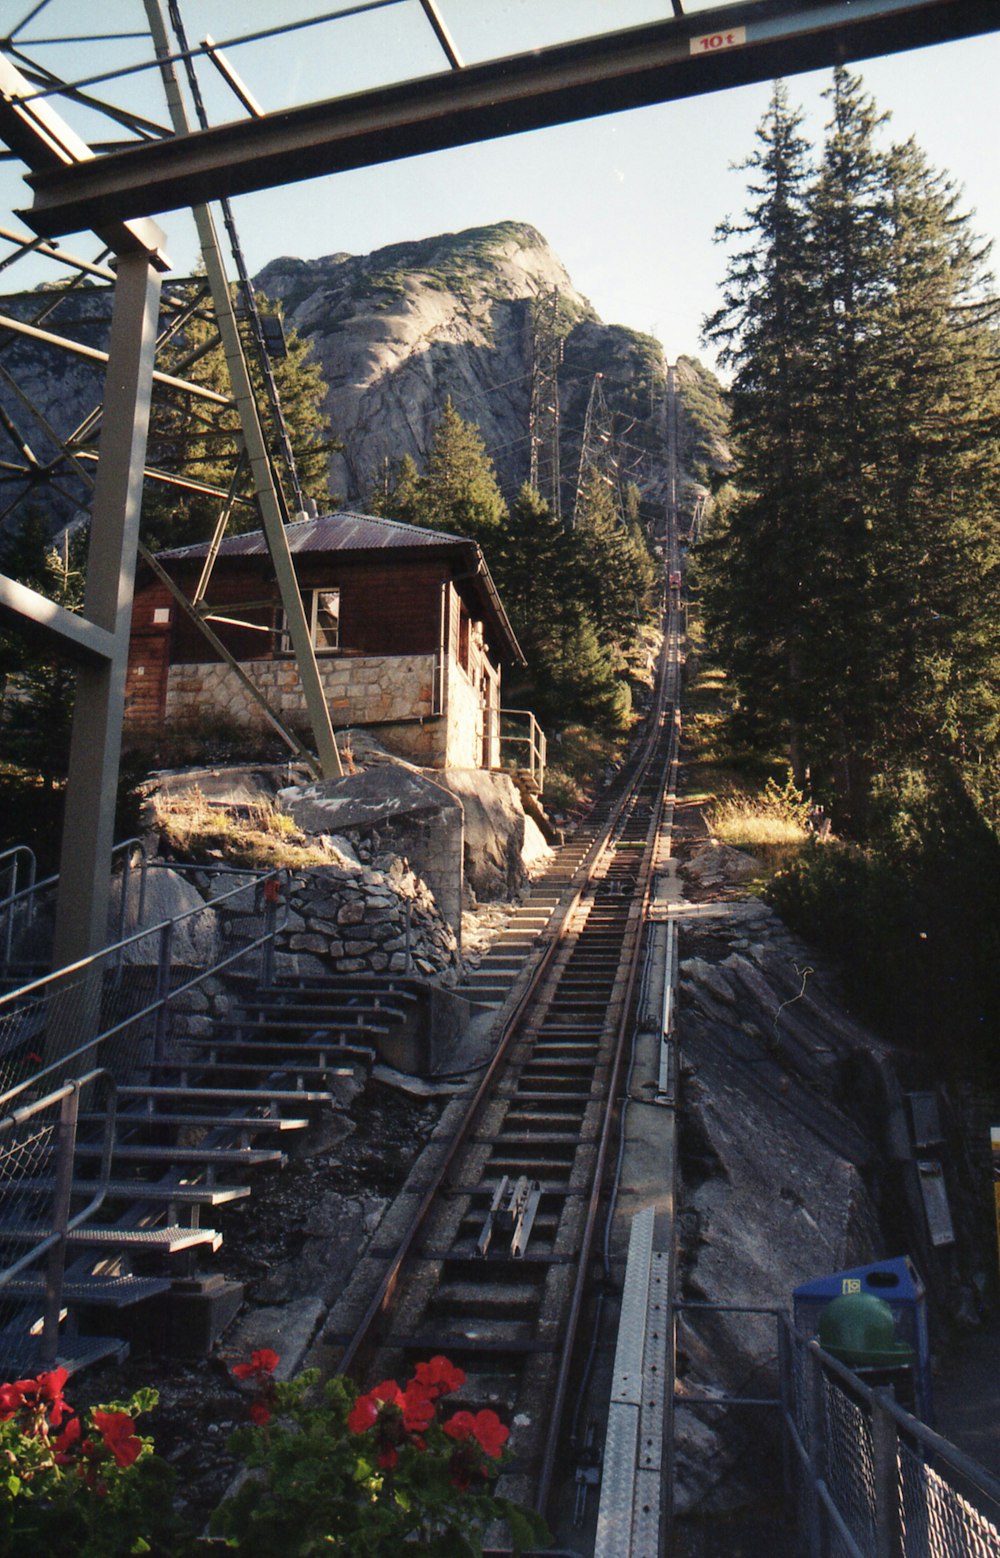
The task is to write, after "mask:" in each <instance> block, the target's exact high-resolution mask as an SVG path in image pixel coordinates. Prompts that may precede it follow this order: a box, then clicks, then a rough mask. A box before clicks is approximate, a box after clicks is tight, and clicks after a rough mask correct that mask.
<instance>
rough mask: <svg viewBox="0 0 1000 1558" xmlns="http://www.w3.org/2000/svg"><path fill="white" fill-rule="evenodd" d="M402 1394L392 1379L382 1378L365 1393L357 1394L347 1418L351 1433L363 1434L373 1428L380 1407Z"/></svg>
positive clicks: (389, 1403)
mask: <svg viewBox="0 0 1000 1558" xmlns="http://www.w3.org/2000/svg"><path fill="white" fill-rule="evenodd" d="M402 1394H403V1392H402V1391H401V1390H400V1388H399V1386H398V1385H397V1384H396V1381H395V1380H394V1379H384V1380H383V1381H382V1383H381V1384H380V1385H374V1386H373V1387H372V1389H371V1390H370V1391H369V1392H368V1394H367V1395H365V1396H359V1397H358V1399H357V1401H355V1403H354V1405H353V1407H352V1408H351V1413H350V1416H349V1417H348V1419H347V1426H348V1428H349V1429H350V1430H351V1433H352V1434H363V1433H366V1432H367V1430H368V1429H369V1428H373V1427H374V1425H375V1422H376V1420H377V1418H378V1415H379V1412H380V1411H381V1409H382V1407H383V1406H385V1405H390V1406H391V1405H392V1404H394V1403H395V1402H397V1401H398V1400H399V1398H400V1397H401V1396H402Z"/></svg>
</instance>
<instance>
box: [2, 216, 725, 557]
mask: <svg viewBox="0 0 1000 1558" xmlns="http://www.w3.org/2000/svg"><path fill="white" fill-rule="evenodd" d="M254 281H255V285H256V287H257V288H258V289H259V291H261V292H263V293H265V294H266V295H267V296H268V297H270V298H272V299H273V300H275V301H277V302H279V303H280V305H281V307H282V309H283V312H284V314H285V317H286V320H287V321H288V322H289V323H291V324H292V325H294V326H295V327H296V329H297V330H298V331H299V332H300V334H301V335H302V336H304V337H305V338H306V339H307V340H308V341H309V342H310V343H311V345H312V348H313V351H314V353H315V355H316V357H317V358H318V359H319V362H320V363H321V365H322V370H323V374H324V377H325V379H326V381H327V383H328V385H329V392H328V397H327V411H328V413H329V416H330V421H331V429H332V432H333V434H334V435H335V436H336V438H337V439H339V440H340V442H341V444H342V446H343V447H342V449H341V450H340V451H339V452H337V453H334V454H333V455H332V456H331V466H330V492H331V495H332V497H333V498H334V500H335V501H340V502H343V503H346V504H350V505H354V506H358V507H364V506H365V504H366V503H367V501H368V500H369V499H370V497H371V495H372V494H373V493H374V492H376V491H377V490H378V489H379V488H380V487H381V486H382V484H383V483H384V482H385V481H386V479H387V476H388V475H390V474H391V471H392V468H393V467H394V466H395V465H396V463H397V462H398V461H399V460H400V459H401V457H402V456H403V455H404V454H409V455H411V456H412V457H413V458H414V459H415V460H416V462H417V464H418V465H422V464H423V461H424V458H425V456H426V454H427V451H428V449H429V447H430V443H431V439H432V437H433V432H434V428H435V426H436V424H437V422H438V420H439V418H440V415H441V411H442V408H443V406H444V404H445V401H446V399H447V398H448V397H449V396H450V397H451V400H452V401H453V403H454V405H455V407H456V409H457V411H458V412H459V414H460V415H461V416H462V417H463V418H465V419H466V420H467V421H470V422H473V423H475V424H476V425H477V426H478V427H479V429H480V431H481V434H482V437H483V440H484V443H485V445H486V448H487V450H488V451H489V453H490V455H491V457H492V459H493V462H494V465H495V467H496V470H497V475H498V477H499V480H500V484H501V486H502V488H503V490H504V493H505V495H506V496H507V497H508V498H511V497H513V496H514V494H515V493H516V491H517V489H518V487H519V486H520V485H521V483H522V482H524V481H525V480H527V478H528V476H529V472H530V448H531V444H530V435H529V421H530V411H531V396H532V372H533V361H535V360H536V358H537V356H538V355H539V351H540V352H541V355H542V357H543V358H544V357H545V354H546V352H547V360H548V363H549V365H550V368H551V369H552V371H553V372H554V373H555V374H556V376H557V381H558V407H559V426H560V440H559V454H560V466H561V472H562V484H561V496H562V506H563V512H564V513H567V512H569V511H570V510H571V509H572V504H573V497H574V493H575V488H576V479H577V471H578V467H579V462H580V445H581V440H582V436H583V431H584V426H585V423H586V420H587V409H588V402H589V401H590V399H591V396H592V394H593V395H594V397H595V403H596V411H595V418H594V421H595V423H596V424H597V431H598V432H600V430H601V429H602V428H603V429H605V430H610V432H611V434H612V436H613V439H614V442H615V447H616V450H617V456H618V473H619V476H620V478H621V479H622V480H623V481H627V482H634V483H635V485H636V486H638V488H639V489H640V492H641V494H642V496H643V498H644V499H645V500H646V503H647V505H649V506H650V510H651V511H655V506H656V505H657V504H658V503H659V502H660V501H661V500H662V499H663V498H664V497H665V495H666V492H667V485H668V484H667V465H666V461H667V444H668V416H667V400H666V387H667V364H666V359H665V357H664V352H663V348H662V346H661V345H660V343H659V342H658V341H656V340H654V339H653V338H652V337H651V336H646V335H642V334H640V333H638V332H636V331H633V330H629V329H626V328H625V327H623V326H620V325H605V324H604V323H602V321H601V320H600V319H598V317H597V315H596V313H595V312H594V310H593V308H592V307H591V305H590V304H589V303H588V301H587V300H586V298H584V297H582V296H581V295H580V293H579V292H577V291H576V289H575V288H574V286H573V283H572V281H571V279H570V277H569V276H568V274H567V272H566V270H565V268H564V266H563V265H562V263H561V262H560V261H559V259H558V258H557V257H556V255H555V254H554V253H553V252H552V250H551V249H550V248H549V246H548V244H547V243H546V241H545V239H544V238H543V237H542V236H541V234H540V233H538V232H537V231H536V230H535V229H534V228H533V227H530V226H528V225H527V224H525V223H519V222H500V223H497V224H495V225H493V226H490V227H483V228H472V229H469V230H467V231H465V232H461V233H446V234H442V235H439V236H438V237H434V238H425V239H420V240H415V241H412V242H406V243H399V244H393V245H391V246H390V247H388V248H384V249H379V250H376V251H375V252H374V253H372V254H368V255H348V254H332V255H328V256H326V257H324V258H321V259H314V260H304V259H297V258H294V257H290V256H287V257H284V258H281V259H275V260H272V261H271V263H270V264H268V265H267V266H265V267H264V269H263V270H262V271H261V272H260V273H259V275H258V276H256V277H255V278H254ZM111 300H112V292H111V289H110V288H107V287H103V286H91V285H89V284H85V285H81V286H78V287H74V288H72V289H68V290H63V291H62V292H61V293H60V292H57V291H54V290H52V289H48V290H47V291H45V292H44V293H43V292H33V293H22V294H17V295H13V296H8V297H4V298H0V315H6V316H8V317H9V318H19V319H22V320H31V321H33V322H36V323H37V322H39V321H41V322H42V323H43V324H44V325H45V327H46V328H47V329H49V330H52V331H54V332H55V333H56V334H58V335H63V336H66V337H69V338H71V339H74V340H77V341H80V342H82V343H83V344H85V345H86V346H89V347H97V348H98V349H99V350H103V349H106V346H107V337H108V329H109V322H110V310H111ZM539 341H541V347H539ZM3 346H4V365H5V368H6V370H7V374H8V375H9V377H7V376H6V375H5V380H4V382H3V383H0V419H2V418H3V416H4V414H5V413H6V415H7V416H9V417H10V419H11V428H13V429H15V431H14V432H13V433H12V432H11V430H10V429H7V428H4V427H3V426H2V425H0V445H2V446H3V451H4V452H3V454H0V459H5V458H10V459H11V460H12V462H13V463H12V465H11V470H10V473H9V474H8V475H7V477H6V478H5V483H6V484H5V486H4V492H5V494H7V495H8V499H9V495H10V494H11V492H12V490H13V487H14V486H16V485H18V482H19V481H20V478H17V477H15V476H14V475H13V469H14V465H15V464H24V465H25V470H26V472H27V474H26V476H25V478H24V481H23V483H22V486H23V490H24V494H25V495H26V496H27V497H28V501H29V503H30V505H31V507H32V508H33V509H34V510H35V512H39V510H43V511H44V512H45V514H46V515H47V518H48V520H49V522H50V528H51V530H52V531H55V530H57V529H58V528H59V527H60V526H61V525H63V524H65V523H66V522H67V521H68V520H70V519H72V518H73V517H74V513H80V512H81V511H85V510H86V508H87V506H88V504H89V492H88V489H87V484H86V479H85V474H86V473H84V475H82V476H81V474H80V469H79V467H78V468H76V469H74V468H73V467H72V465H67V464H66V463H65V462H63V463H61V464H58V463H54V464H51V465H50V462H58V446H59V440H60V439H64V438H66V437H68V436H69V434H70V433H71V431H72V430H74V429H78V428H80V427H81V426H82V425H85V419H86V418H87V417H88V416H89V415H90V413H91V412H92V411H93V409H94V408H95V407H97V406H98V405H99V403H100V400H101V396H102V394H103V372H102V369H101V367H100V366H99V365H98V364H97V363H95V362H94V361H92V360H87V359H86V358H85V357H80V356H78V355H68V354H66V353H64V352H60V351H58V350H56V349H55V348H54V347H52V346H51V345H48V344H46V343H44V342H42V341H40V340H39V339H38V338H29V337H26V336H25V335H23V334H19V333H18V334H14V333H11V334H9V335H7V336H6V337H5V339H4V341H3ZM183 348H184V338H183V335H181V336H179V337H176V338H175V341H174V349H175V353H176V351H177V350H180V352H181V354H182V355H183ZM692 362H693V360H692V359H683V358H682V359H681V364H680V366H679V368H678V384H679V395H678V400H679V409H678V416H679V423H678V440H677V449H678V454H679V460H680V466H681V469H680V471H679V477H680V491H681V494H682V502H683V493H684V491H685V482H686V479H693V480H694V481H699V482H704V481H705V480H706V479H707V478H706V470H707V468H708V467H707V466H706V463H705V453H706V448H708V447H709V445H710V446H711V458H709V461H708V465H709V466H711V465H713V463H715V464H716V465H717V460H716V457H718V459H719V460H722V461H723V463H724V460H725V457H726V451H725V447H724V444H720V442H719V440H718V439H715V441H714V442H713V441H712V440H713V438H714V432H712V431H711V430H709V429H707V425H702V424H703V423H705V421H706V417H707V421H708V422H711V421H712V417H713V406H714V409H715V410H716V411H718V412H719V414H720V416H721V409H720V402H719V399H718V385H717V384H716V383H715V380H714V379H713V378H712V376H711V375H710V374H708V373H707V372H706V370H704V369H701V368H700V365H698V364H696V363H695V364H693V369H692V368H691V367H690V366H689V365H691V364H692ZM167 366H168V367H169V366H171V364H167ZM682 368H683V370H684V371H683V372H682V371H681V369H682ZM695 370H696V371H695ZM692 375H693V376H692ZM12 381H16V382H12ZM553 382H554V381H553V379H552V378H550V379H549V380H548V381H547V383H548V390H547V394H546V397H545V398H546V399H547V402H548V404H549V406H550V408H551V406H552V403H553V400H554V397H553V395H552V394H551V386H552V383H553ZM595 386H596V388H595ZM21 388H24V389H27V391H28V393H29V395H30V397H31V399H32V400H33V401H34V402H35V403H36V404H37V406H38V407H39V408H40V411H41V416H40V417H36V416H35V414H34V413H33V412H31V411H29V410H28V409H26V404H25V402H24V400H23V398H22V397H21V396H20V395H19V389H21ZM692 396H693V399H692ZM703 413H704V415H703ZM18 430H19V432H18ZM710 432H711V436H709V433H710ZM706 440H707V442H706ZM24 445H28V446H29V447H30V449H31V451H32V454H33V456H34V458H35V461H36V464H35V465H34V466H33V467H32V468H31V469H30V470H28V466H27V464H26V463H25V461H24ZM544 447H545V449H546V450H548V449H550V448H551V439H549V442H548V443H546V445H545V446H544ZM547 458H548V456H547V455H545V454H543V456H542V459H543V461H544V460H546V459H547ZM47 471H49V472H51V473H52V474H54V475H55V476H56V477H57V478H58V481H57V484H55V485H53V484H51V483H49V482H47V481H46V480H45V476H46V472H47ZM540 485H541V486H542V488H543V491H546V495H547V496H549V495H550V494H549V492H548V491H547V490H546V486H545V482H544V481H540ZM29 488H30V492H29ZM22 510H23V506H22ZM17 523H18V511H17V510H15V509H11V510H10V515H9V518H7V517H6V516H5V518H0V533H2V532H3V530H4V529H5V528H10V526H12V525H14V526H16V524H17Z"/></svg>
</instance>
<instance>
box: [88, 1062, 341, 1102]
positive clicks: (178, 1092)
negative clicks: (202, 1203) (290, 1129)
mask: <svg viewBox="0 0 1000 1558" xmlns="http://www.w3.org/2000/svg"><path fill="white" fill-rule="evenodd" d="M344 1074H345V1075H347V1076H350V1075H352V1072H351V1071H350V1069H349V1068H345V1073H344ZM118 1097H119V1099H123V1098H149V1099H153V1100H154V1101H155V1100H157V1099H161V1100H164V1101H166V1100H167V1099H171V1098H175V1099H176V1100H177V1101H178V1103H188V1102H191V1103H194V1102H195V1101H196V1100H198V1099H200V1098H203V1099H204V1100H205V1102H206V1103H220V1102H222V1101H223V1100H227V1101H228V1102H230V1103H234V1104H244V1103H268V1104H295V1105H296V1107H297V1108H298V1107H301V1106H302V1104H331V1103H333V1102H334V1101H335V1099H334V1095H333V1093H319V1092H317V1093H310V1092H306V1091H305V1089H304V1088H291V1087H289V1088H284V1089H281V1088H273V1087H257V1088H254V1087H184V1086H182V1084H181V1083H179V1082H178V1084H177V1086H176V1087H170V1086H169V1085H166V1084H165V1085H162V1086H159V1087H157V1086H155V1085H154V1086H151V1087H120V1088H119V1089H118Z"/></svg>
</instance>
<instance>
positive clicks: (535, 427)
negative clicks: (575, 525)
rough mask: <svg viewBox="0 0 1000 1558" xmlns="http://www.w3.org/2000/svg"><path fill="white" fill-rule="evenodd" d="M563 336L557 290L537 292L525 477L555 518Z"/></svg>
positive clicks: (558, 508)
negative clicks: (527, 474)
mask: <svg viewBox="0 0 1000 1558" xmlns="http://www.w3.org/2000/svg"><path fill="white" fill-rule="evenodd" d="M562 360H563V337H562V335H561V334H560V333H559V291H558V288H556V287H553V288H552V291H551V292H544V293H540V294H539V296H538V297H536V298H535V299H534V301H533V303H532V307H531V409H530V411H529V413H528V438H529V442H530V445H531V468H530V476H529V480H530V482H531V485H532V486H533V487H534V489H535V491H536V492H538V493H540V494H541V496H542V497H543V498H544V499H545V500H546V502H547V503H548V505H549V508H550V509H551V511H552V513H553V514H554V515H555V517H556V518H557V519H561V518H562V495H561V491H560V489H561V485H562V482H561V477H560V471H559V369H560V367H561V366H562Z"/></svg>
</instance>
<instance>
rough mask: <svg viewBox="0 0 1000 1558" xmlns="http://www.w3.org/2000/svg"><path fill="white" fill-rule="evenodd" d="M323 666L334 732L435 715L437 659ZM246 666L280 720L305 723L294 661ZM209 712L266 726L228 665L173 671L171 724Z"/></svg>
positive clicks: (323, 660) (323, 661)
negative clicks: (340, 728)
mask: <svg viewBox="0 0 1000 1558" xmlns="http://www.w3.org/2000/svg"><path fill="white" fill-rule="evenodd" d="M318 664H319V673H320V680H321V681H322V683H323V690H324V692H325V694H326V700H327V703H328V704H329V706H330V717H331V719H332V721H333V724H334V725H335V726H336V725H349V724H357V725H366V724H384V723H386V722H388V721H392V720H430V719H432V718H433V717H434V656H433V655H371V656H362V657H358V658H355V657H353V656H337V657H334V658H330V657H324V656H320V657H319V660H318ZM242 668H243V670H244V671H245V672H246V674H247V676H249V677H250V679H251V681H253V682H254V683H255V685H256V686H257V687H258V688H259V689H260V691H261V692H262V693H263V694H264V696H265V697H266V698H267V701H268V703H269V704H270V705H271V707H272V708H273V709H274V711H275V712H276V713H277V714H280V715H281V716H282V717H283V718H284V719H286V720H289V721H292V722H295V721H296V720H297V719H300V718H301V717H302V714H303V712H304V709H305V702H304V698H303V694H302V684H301V682H300V681H299V678H298V674H297V672H296V669H295V662H294V660H246V661H244V662H243V666H242ZM210 710H214V711H217V712H218V713H219V714H222V715H223V716H224V717H226V718H227V719H230V720H233V721H235V722H236V723H237V724H240V725H251V726H255V725H259V724H260V723H261V713H260V709H259V708H258V707H257V705H256V704H255V703H254V701H253V699H252V698H251V697H250V695H249V693H248V692H247V691H246V689H245V688H244V687H243V686H242V685H241V684H240V682H239V680H238V678H237V677H236V676H234V674H233V672H232V671H231V670H230V668H229V666H228V665H226V664H224V663H222V662H219V663H214V662H205V663H201V664H197V665H172V666H171V667H170V670H169V673H168V676H167V707H166V719H167V723H168V724H170V723H171V722H172V721H176V720H184V719H192V718H196V717H199V716H204V715H205V713H206V712H207V711H210ZM416 728H417V729H418V730H419V729H420V727H419V726H417V727H416Z"/></svg>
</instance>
